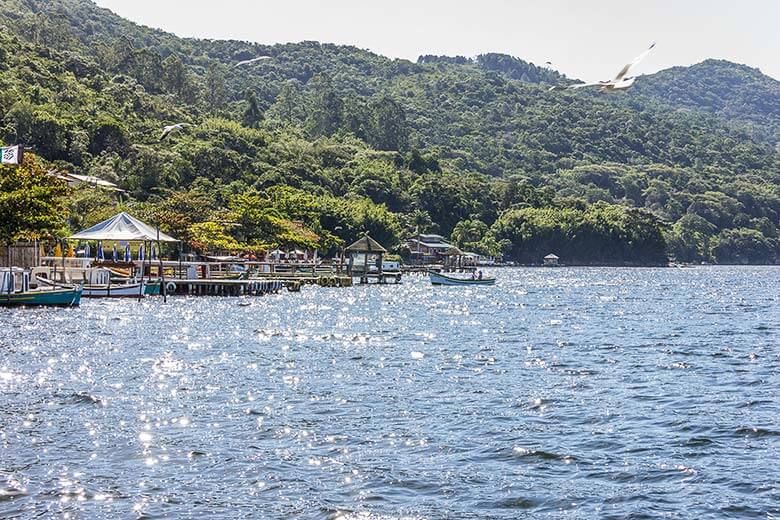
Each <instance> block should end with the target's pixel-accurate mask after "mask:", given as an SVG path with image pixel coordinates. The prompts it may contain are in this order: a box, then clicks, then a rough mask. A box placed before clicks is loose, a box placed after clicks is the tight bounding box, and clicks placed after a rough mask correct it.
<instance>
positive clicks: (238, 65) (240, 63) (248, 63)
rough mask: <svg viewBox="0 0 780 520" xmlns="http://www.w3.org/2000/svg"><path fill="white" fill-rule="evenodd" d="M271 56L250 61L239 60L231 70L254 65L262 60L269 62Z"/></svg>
mask: <svg viewBox="0 0 780 520" xmlns="http://www.w3.org/2000/svg"><path fill="white" fill-rule="evenodd" d="M270 59H271V56H258V57H257V58H252V59H251V60H241V61H239V62H238V63H236V64H235V65H233V68H236V67H240V66H241V65H251V64H252V63H256V62H258V61H263V60H270Z"/></svg>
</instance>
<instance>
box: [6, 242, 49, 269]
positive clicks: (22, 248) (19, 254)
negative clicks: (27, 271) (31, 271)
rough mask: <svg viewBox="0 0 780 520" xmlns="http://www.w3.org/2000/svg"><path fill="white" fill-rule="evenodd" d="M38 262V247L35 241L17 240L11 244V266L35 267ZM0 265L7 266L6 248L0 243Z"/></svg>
mask: <svg viewBox="0 0 780 520" xmlns="http://www.w3.org/2000/svg"><path fill="white" fill-rule="evenodd" d="M39 263H40V248H39V247H38V243H37V242H29V243H24V242H17V243H16V244H12V245H11V266H12V267H25V268H30V267H36V266H38V264H39ZM0 267H8V248H7V247H6V246H4V245H0Z"/></svg>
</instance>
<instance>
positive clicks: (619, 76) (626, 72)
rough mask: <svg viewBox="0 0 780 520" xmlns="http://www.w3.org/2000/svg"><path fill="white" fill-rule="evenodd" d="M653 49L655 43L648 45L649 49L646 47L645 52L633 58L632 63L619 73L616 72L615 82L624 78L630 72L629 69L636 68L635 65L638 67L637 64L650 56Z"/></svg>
mask: <svg viewBox="0 0 780 520" xmlns="http://www.w3.org/2000/svg"><path fill="white" fill-rule="evenodd" d="M653 47H655V42H653V43H652V44H650V47H648V48H647V50H646V51H645V52H643V53H642V54H640V55H639V56H637V57H636V58H634V61H632V62H631V63H629V64H628V65H626V66H625V67H623V68H622V69H621V70H620V72H618V74H617V76H615V81H620V80H621V79H623V77H624V76H625V75H626V74H628V73H629V71H630V70H631V69H633V68H634V67H636V66H637V65H639V62H640V61H642V60H643V59H645V57H646V56H647V55H648V54H650V51H652V50H653Z"/></svg>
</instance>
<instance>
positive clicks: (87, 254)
mask: <svg viewBox="0 0 780 520" xmlns="http://www.w3.org/2000/svg"><path fill="white" fill-rule="evenodd" d="M91 257H92V249H90V247H89V244H87V245H85V246H84V258H91Z"/></svg>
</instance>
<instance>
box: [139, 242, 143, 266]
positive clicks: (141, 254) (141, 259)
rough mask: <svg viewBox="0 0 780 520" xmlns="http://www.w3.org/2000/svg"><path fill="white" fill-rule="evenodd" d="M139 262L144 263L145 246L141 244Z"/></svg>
mask: <svg viewBox="0 0 780 520" xmlns="http://www.w3.org/2000/svg"><path fill="white" fill-rule="evenodd" d="M138 260H140V261H141V262H143V261H144V245H143V244H141V245H140V246H139V247H138Z"/></svg>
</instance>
